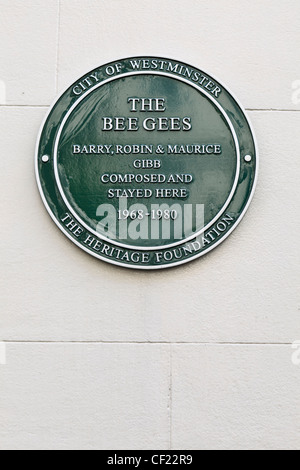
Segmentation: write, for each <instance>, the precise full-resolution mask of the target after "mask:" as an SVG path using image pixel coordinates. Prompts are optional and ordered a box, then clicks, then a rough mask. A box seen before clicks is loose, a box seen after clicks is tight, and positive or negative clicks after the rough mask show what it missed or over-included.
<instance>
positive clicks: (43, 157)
mask: <svg viewBox="0 0 300 470" xmlns="http://www.w3.org/2000/svg"><path fill="white" fill-rule="evenodd" d="M49 160H50V157H49V155H43V156H42V162H43V163H48V162H49Z"/></svg>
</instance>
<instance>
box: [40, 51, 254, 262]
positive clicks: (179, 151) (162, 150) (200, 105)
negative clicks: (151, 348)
mask: <svg viewBox="0 0 300 470" xmlns="http://www.w3.org/2000/svg"><path fill="white" fill-rule="evenodd" d="M257 170H258V157H257V150H256V145H255V139H254V136H253V132H252V129H251V126H250V124H249V121H248V119H247V117H246V115H245V112H244V111H243V109H242V107H241V106H240V105H239V103H238V102H237V101H236V99H235V98H233V96H232V95H231V93H230V92H229V91H228V90H227V89H226V88H225V87H224V86H223V85H222V84H221V83H220V82H219V81H218V80H216V79H214V78H213V77H211V76H210V75H208V74H207V73H205V72H203V71H202V70H199V69H198V68H196V67H192V66H190V65H188V64H185V63H182V62H178V61H175V60H169V59H162V58H158V57H137V58H128V59H124V60H120V61H116V62H113V63H110V64H106V65H103V66H100V67H99V68H96V69H95V70H92V71H91V72H90V73H88V74H86V75H85V76H83V77H82V78H80V79H79V80H77V81H76V82H75V83H74V84H73V85H72V86H70V87H69V88H68V89H67V91H66V92H65V93H64V94H63V95H62V96H61V97H60V98H59V99H58V101H57V102H56V103H55V104H54V106H53V107H52V108H51V110H50V112H49V114H48V116H47V118H46V120H45V123H44V125H43V127H42V130H41V133H40V136H39V140H38V144H37V151H36V174H37V180H38V186H39V189H40V192H41V196H42V199H43V202H44V204H45V206H46V208H47V210H48V212H49V214H50V215H51V217H52V219H53V220H54V222H55V223H56V224H57V225H58V227H59V228H60V229H61V230H62V231H63V232H64V233H65V235H67V236H68V237H69V238H70V239H71V240H72V241H73V242H74V243H75V244H76V245H78V246H79V247H80V248H82V249H83V250H85V251H86V252H88V253H90V254H91V255H93V256H95V257H96V258H99V259H101V260H104V261H107V262H109V263H113V264H116V265H119V266H124V267H128V268H137V269H160V268H169V267H172V266H177V265H180V264H183V263H186V262H188V261H192V260H194V259H196V258H198V257H200V256H202V255H204V254H205V253H207V252H209V251H210V250H212V249H213V248H215V247H217V246H218V245H219V244H220V243H221V242H222V241H223V240H225V239H226V238H227V236H228V235H229V234H230V233H231V232H232V231H233V230H234V228H235V227H236V226H237V224H238V223H239V222H240V220H241V218H242V217H243V215H244V214H245V212H246V210H247V208H248V206H249V203H250V200H251V198H252V195H253V193H254V189H255V184H256V178H257Z"/></svg>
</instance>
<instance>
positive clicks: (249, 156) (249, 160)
mask: <svg viewBox="0 0 300 470" xmlns="http://www.w3.org/2000/svg"><path fill="white" fill-rule="evenodd" d="M244 160H245V162H247V163H250V162H252V156H251V155H246V156H245V158H244Z"/></svg>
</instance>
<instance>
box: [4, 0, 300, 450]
mask: <svg viewBox="0 0 300 470" xmlns="http://www.w3.org/2000/svg"><path fill="white" fill-rule="evenodd" d="M299 25H300V2H299V0H287V1H285V2H283V1H282V0H210V1H207V0H205V1H204V0H151V1H148V0H109V1H104V0H84V1H83V0H80V1H79V0H0V132H1V139H0V146H1V152H0V169H1V184H0V212H1V225H0V235H1V237H0V239H1V244H0V250H1V284H0V286H1V287H0V289H1V294H0V295H1V297H0V299H1V305H0V449H2V450H3V449H76V448H78V449H151V448H156V449H256V448H258V449H278V448H279V449H299V448H300V404H299V400H300V352H299V351H298V350H297V349H292V347H291V343H293V342H294V341H296V340H300V300H299V274H300V273H299V264H300V253H299V228H300V227H299V205H300V196H299V180H300V163H299V158H300V58H299V44H300V26H299ZM133 55H159V56H165V57H169V58H174V59H178V60H183V61H185V62H188V63H191V64H192V65H194V66H196V67H199V68H200V69H203V70H206V71H207V72H208V73H210V74H212V75H213V76H216V77H217V78H219V79H220V80H221V81H222V82H224V83H225V85H227V87H228V88H229V89H231V90H232V91H233V93H234V94H235V95H236V96H237V97H238V98H239V100H240V101H241V102H242V103H243V104H244V106H245V107H246V108H247V110H248V114H249V116H250V119H251V120H252V121H253V125H254V128H255V131H256V134H257V139H258V145H259V150H260V158H261V165H260V178H259V184H258V187H257V192H256V195H255V197H254V200H253V202H252V205H251V207H250V209H249V212H248V213H247V215H246V217H245V219H244V220H243V222H242V223H241V224H240V226H239V227H238V228H237V230H236V231H235V232H234V234H233V235H231V236H230V237H229V239H228V240H227V241H226V242H224V243H223V244H222V245H221V246H220V247H219V248H217V249H215V250H213V251H212V252H211V253H210V254H208V255H207V256H205V257H204V258H201V259H199V260H197V261H195V262H193V263H191V264H188V265H184V266H182V267H179V268H175V269H171V270H167V271H161V272H135V271H131V270H124V269H121V268H117V267H114V266H110V265H108V264H106V263H104V262H101V261H98V260H96V259H93V258H92V257H90V256H88V255H87V254H86V253H84V252H83V251H81V250H79V249H78V248H77V247H75V245H73V244H72V243H70V241H69V240H68V239H67V238H66V237H64V236H63V234H62V233H61V232H60V231H59V230H58V229H57V228H56V226H55V224H54V223H53V222H52V220H51V219H50V217H49V216H48V214H47V213H46V211H45V209H44V207H43V204H42V202H41V199H40V197H39V194H38V190H37V187H36V183H35V176H34V149H35V141H36V137H37V134H38V130H39V127H40V124H41V122H42V120H43V117H44V115H45V114H46V112H47V109H48V106H49V105H50V104H51V103H52V102H53V101H54V99H55V97H56V96H57V95H58V94H59V93H60V92H62V91H63V89H64V88H65V87H66V86H68V85H69V84H71V83H72V82H73V81H75V80H76V79H77V78H78V77H80V76H81V75H83V74H84V73H86V72H87V71H89V70H91V69H92V68H94V67H96V66H98V65H101V64H104V63H106V62H108V61H111V60H117V59H120V58H123V57H129V56H133ZM3 343H4V344H3ZM295 347H297V345H295ZM5 353H6V354H5ZM292 355H293V356H292Z"/></svg>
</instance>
